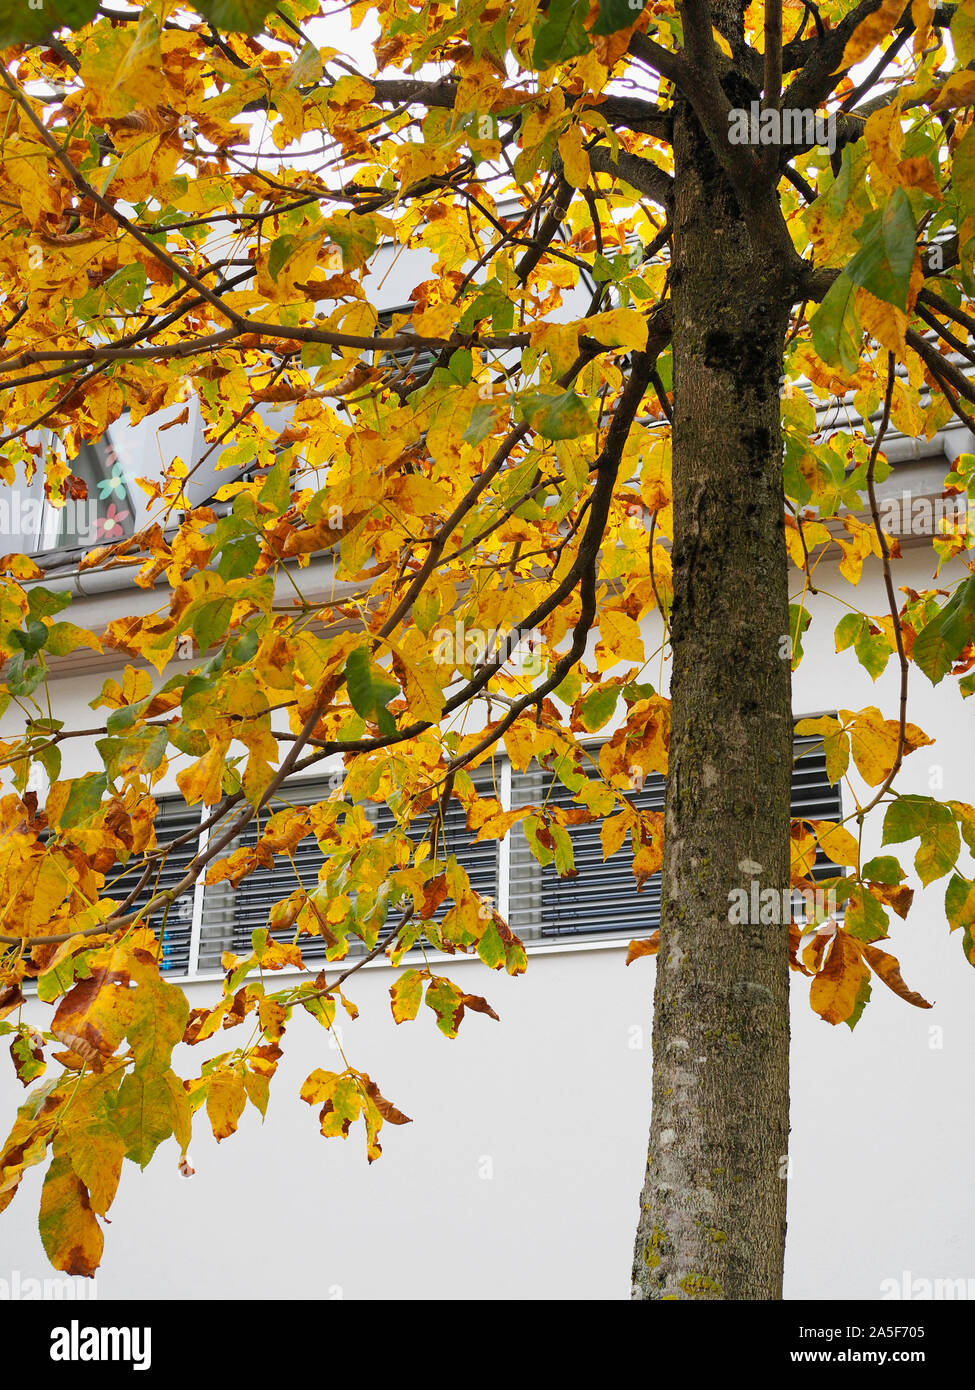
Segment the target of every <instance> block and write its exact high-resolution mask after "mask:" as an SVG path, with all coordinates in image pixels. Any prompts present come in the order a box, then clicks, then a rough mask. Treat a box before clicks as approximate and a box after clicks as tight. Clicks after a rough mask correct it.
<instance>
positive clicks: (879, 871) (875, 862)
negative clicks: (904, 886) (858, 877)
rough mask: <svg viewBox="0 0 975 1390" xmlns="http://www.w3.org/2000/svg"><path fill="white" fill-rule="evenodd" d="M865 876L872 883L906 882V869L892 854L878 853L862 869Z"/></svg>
mask: <svg viewBox="0 0 975 1390" xmlns="http://www.w3.org/2000/svg"><path fill="white" fill-rule="evenodd" d="M861 873H862V876H863V878H865V879H867V880H869V882H871V883H887V884H896V883H903V882H904V870H903V869H902V868H901V866H900V862H899V861H898V860H896V859H895V858H894V856H893V855H892V854H878V855H877V856H876V858H874V859H870V860H868V861H867V863H866V864H864V866H863V869H862V870H861Z"/></svg>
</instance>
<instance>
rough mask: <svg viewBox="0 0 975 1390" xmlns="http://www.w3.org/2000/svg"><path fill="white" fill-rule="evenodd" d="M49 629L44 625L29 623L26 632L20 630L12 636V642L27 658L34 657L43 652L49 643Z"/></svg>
mask: <svg viewBox="0 0 975 1390" xmlns="http://www.w3.org/2000/svg"><path fill="white" fill-rule="evenodd" d="M48 631H49V629H48V628H47V627H46V626H45V624H44V623H38V622H28V624H27V627H26V629H25V630H24V631H20V630H19V629H18V630H17V631H15V632H12V633H11V634H10V640H11V642H13V643H14V644H15V646H18V647H19V648H20V650H21V651H22V652H24V654H25V655H26V656H34V655H36V653H37V652H39V651H40V650H41V648H42V647H43V646H44V643H45V642H46V641H47V634H48Z"/></svg>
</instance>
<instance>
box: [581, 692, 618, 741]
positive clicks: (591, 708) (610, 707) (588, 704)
mask: <svg viewBox="0 0 975 1390" xmlns="http://www.w3.org/2000/svg"><path fill="white" fill-rule="evenodd" d="M619 696H620V691H619V686H616V685H609V686H597V687H596V689H595V690H590V691H589V694H588V695H586V696H584V697H583V699H582V700H580V702H579V722H580V723H581V724H582V727H583V728H584V729H585V731H586V733H587V734H594V733H595V732H596V730H597V729H601V728H602V727H603V725H604V724H606V723H608V721H609V720H610V719H612V717H613V715H614V714H615V712H616V705H617V702H618V700H619Z"/></svg>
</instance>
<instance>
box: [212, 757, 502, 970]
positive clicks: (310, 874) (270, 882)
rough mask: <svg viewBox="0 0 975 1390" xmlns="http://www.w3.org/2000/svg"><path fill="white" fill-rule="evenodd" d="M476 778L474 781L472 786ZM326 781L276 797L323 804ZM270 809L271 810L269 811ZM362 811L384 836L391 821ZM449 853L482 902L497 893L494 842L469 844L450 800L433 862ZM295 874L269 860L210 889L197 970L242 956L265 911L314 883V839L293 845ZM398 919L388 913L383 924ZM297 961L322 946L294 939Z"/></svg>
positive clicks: (246, 841) (251, 838)
mask: <svg viewBox="0 0 975 1390" xmlns="http://www.w3.org/2000/svg"><path fill="white" fill-rule="evenodd" d="M476 781H477V779H476V777H475V783H476ZM332 789H333V784H332V783H331V782H324V781H323V782H314V781H307V782H293V783H286V784H285V786H284V788H283V789H282V793H283V795H284V796H286V797H287V799H288V801H289V802H291V803H293V804H294V805H302V806H311V805H314V804H315V803H316V802H318V801H324V800H326V799H327V798H328V796H329V795H330V794H331V792H332ZM272 809H273V808H272ZM363 809H364V810H365V812H366V814H367V815H368V816H369V818H370V819H371V820H372V821H373V823H374V824H375V827H376V830H375V833H376V834H377V835H385V834H387V833H388V832H389V831H390V830H392V829H393V827H394V826H395V824H396V819H395V817H394V815H393V813H392V811H391V810H390V809H389V807H388V806H386V805H385V804H376V803H372V802H365V803H364V804H363ZM422 834H423V830H422V828H421V827H420V826H417V827H416V828H415V829H414V830H413V832H412V838H413V839H414V840H416V841H419V840H420V838H421V837H422ZM258 835H259V831H258V829H257V826H256V825H255V824H254V822H253V821H252V822H251V823H250V824H249V825H248V826H246V827H245V829H244V831H243V833H242V835H241V836H240V838H239V839H238V840H237V841H235V842H234V844H233V845H232V846H228V847H227V851H226V853H230V852H231V850H232V849H234V848H236V847H237V846H248V847H252V846H253V845H255V844H256V843H257V839H258ZM448 854H455V855H456V856H457V859H458V861H459V862H460V863H461V864H462V865H463V866H464V868H465V869H466V870H467V872H468V874H469V875H470V880H471V885H472V887H473V888H475V889H476V890H477V891H478V892H481V893H483V894H484V895H485V896H486V897H492V898H493V897H494V896H495V894H496V892H497V861H498V846H497V843H496V842H494V843H482V844H474V843H473V835H471V834H470V833H469V832H468V831H467V829H466V826H465V815H464V811H463V809H462V808H461V807H460V806H459V805H458V804H457V803H456V802H454V801H452V802H451V804H450V809H449V810H448V812H447V815H446V817H445V825H444V831H443V833H442V834H441V837H440V844H439V849H438V857H439V858H446V856H447V855H448ZM292 857H293V859H294V862H295V867H296V868H297V870H298V879H296V878H295V873H294V870H293V869H292V867H291V863H290V862H289V860H288V859H287V858H285V857H282V856H278V857H277V858H276V859H275V863H274V868H273V869H263V868H261V869H255V870H254V872H253V873H250V874H248V875H247V877H246V878H245V879H243V880H242V881H241V883H240V885H239V886H238V887H237V888H234V887H233V886H232V885H231V884H229V883H219V884H212V885H210V886H209V887H208V888H207V889H206V891H205V895H204V900H203V904H204V906H203V929H202V933H201V945H200V968H201V969H212V970H217V969H219V968H220V955H221V952H222V951H224V950H228V949H229V950H232V951H234V952H235V953H237V954H238V955H244V954H246V953H248V952H249V951H250V950H251V933H252V932H253V931H254V930H255V929H256V928H258V927H264V926H266V925H267V919H268V913H269V911H270V909H271V907H272V906H273V905H274V904H275V903H277V902H280V901H281V900H282V898H286V897H287V896H288V894H289V893H292V892H293V891H294V890H295V888H297V887H298V880H300V882H301V886H302V887H303V888H305V889H307V890H311V889H313V888H314V887H315V886H316V884H317V883H318V875H319V870H320V868H321V866H322V864H323V863H324V862H325V856H324V855H323V853H322V851H321V849H320V848H319V846H318V843H317V841H316V840H315V838H314V836H312V835H306V836H305V838H304V839H303V840H301V841H300V842H299V844H298V845H297V846H296V848H295V850H294V851H293V855H292ZM446 908H447V905H444V906H442V908H441V910H440V911H439V912H438V914H437V916H438V917H442V916H443V913H444V912H445V911H446ZM400 915H401V913H400V912H397V911H395V910H394V909H391V910H390V914H389V925H390V926H392V924H393V922H394V921H396V920H397V918H398V917H399V916H400ZM272 935H273V937H274V939H275V940H276V941H281V942H291V941H293V940H294V930H293V929H291V928H288V929H285V930H282V931H276V932H273V933H272ZM300 944H301V954H302V958H303V959H305V960H307V961H314V960H323V959H324V957H325V949H326V945H325V941H324V940H322V939H320V938H318V937H311V936H302V937H301V939H300ZM349 949H350V951H355V950H357V949H361V945H360V943H358V942H357V941H355V940H351V941H350V943H349Z"/></svg>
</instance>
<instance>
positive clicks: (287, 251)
mask: <svg viewBox="0 0 975 1390" xmlns="http://www.w3.org/2000/svg"><path fill="white" fill-rule="evenodd" d="M298 241H299V238H298V237H296V236H279V237H275V239H274V240H273V241H272V242H271V245H270V248H269V249H268V253H267V273H268V274H269V275H270V277H271V279H272V280H276V279H277V278H278V276H279V275H280V274H281V271H282V270H283V269H284V267H285V266H286V265H287V264H288V262H289V261H290V260H291V257H292V256H293V255H294V252H295V247H296V246H297V245H298Z"/></svg>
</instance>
